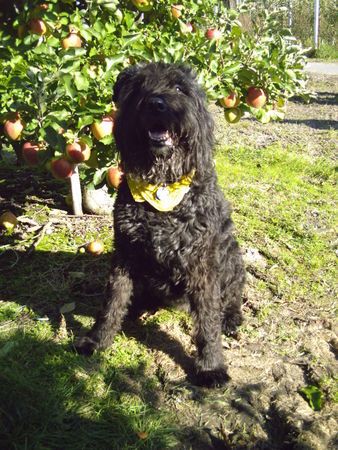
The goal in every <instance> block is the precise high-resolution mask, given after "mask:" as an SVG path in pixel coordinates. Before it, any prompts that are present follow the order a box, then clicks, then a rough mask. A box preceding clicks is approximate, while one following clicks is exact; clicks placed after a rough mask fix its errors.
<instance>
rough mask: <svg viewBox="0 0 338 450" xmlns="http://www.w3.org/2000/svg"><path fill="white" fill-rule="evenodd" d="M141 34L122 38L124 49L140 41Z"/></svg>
mask: <svg viewBox="0 0 338 450" xmlns="http://www.w3.org/2000/svg"><path fill="white" fill-rule="evenodd" d="M141 36H142V35H141V34H140V33H137V34H130V35H129V36H124V37H123V38H122V43H123V46H124V47H127V46H128V45H131V44H133V43H134V42H136V41H138V40H139V39H140V38H141Z"/></svg>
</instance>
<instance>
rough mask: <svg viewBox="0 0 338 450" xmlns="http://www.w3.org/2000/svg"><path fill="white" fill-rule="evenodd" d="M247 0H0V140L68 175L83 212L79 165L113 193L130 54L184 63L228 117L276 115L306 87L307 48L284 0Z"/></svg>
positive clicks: (23, 157)
mask: <svg viewBox="0 0 338 450" xmlns="http://www.w3.org/2000/svg"><path fill="white" fill-rule="evenodd" d="M254 3H255V2H253V1H252V0H247V1H244V2H243V3H241V6H240V8H239V9H238V10H233V9H228V8H226V2H219V1H217V0H203V1H202V0H197V1H192V0H181V3H180V4H176V3H171V2H168V1H167V0H124V1H122V0H121V1H119V0H87V1H86V0H81V1H80V0H78V1H73V0H61V1H59V0H48V1H47V0H46V1H45V2H42V1H39V0H14V1H13V2H11V6H10V7H8V8H7V7H5V8H3V7H2V8H1V3H0V8H1V10H0V13H2V19H3V20H2V25H1V26H0V96H1V99H0V116H1V123H2V127H1V128H0V132H1V140H2V142H3V143H4V144H5V145H6V146H10V147H12V148H13V149H14V150H15V151H16V153H17V157H18V160H19V161H23V162H25V163H27V164H30V165H32V166H36V167H37V168H38V169H40V170H42V169H44V170H45V169H47V170H50V171H51V173H52V174H53V176H55V177H58V178H64V179H68V178H69V179H70V180H71V188H72V194H73V207H74V212H75V214H81V213H82V209H81V201H80V198H81V192H80V181H79V173H80V177H81V183H82V185H86V186H87V187H89V188H95V187H100V186H102V185H103V184H104V183H108V185H109V188H110V189H112V191H111V192H113V189H114V188H115V187H116V186H117V185H118V182H119V181H118V180H119V179H120V173H119V171H118V168H116V167H117V166H118V154H117V152H116V148H115V145H114V138H113V126H114V115H115V113H116V111H115V105H114V104H113V103H112V89H113V85H114V82H115V80H116V77H117V76H118V74H119V72H120V71H121V70H123V69H124V68H125V67H127V66H129V65H130V64H135V63H138V62H140V61H160V60H161V61H165V62H168V63H172V62H174V63H175V62H182V61H183V62H185V63H187V64H189V65H190V66H192V67H194V68H195V69H196V72H197V73H198V77H199V81H200V83H202V84H203V86H204V89H205V91H206V94H207V98H208V100H209V101H210V102H217V103H218V104H219V105H221V106H223V107H224V114H225V119H226V120H227V121H228V122H230V123H232V122H237V121H238V120H239V119H240V118H241V117H242V115H243V114H251V115H253V116H255V117H256V118H257V119H258V120H260V121H261V122H263V123H267V122H269V121H270V120H271V119H272V120H281V119H282V118H283V116H284V108H285V102H286V100H287V98H289V97H291V96H293V95H301V96H304V97H306V95H307V91H306V86H305V78H304V74H303V71H302V68H303V65H304V61H305V51H304V50H303V49H302V48H301V46H300V45H299V44H298V43H297V41H296V39H295V38H294V37H293V36H292V35H291V33H290V31H289V30H288V29H285V28H283V26H282V23H283V15H284V14H285V13H286V12H285V11H284V10H283V8H278V9H275V10H269V11H268V10H262V11H260V12H259V14H258V13H257V11H256V9H255V5H254ZM284 22H285V21H284ZM243 23H246V26H244V25H243ZM248 24H249V25H248ZM112 168H114V169H112ZM79 169H80V170H79Z"/></svg>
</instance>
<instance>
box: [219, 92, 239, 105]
mask: <svg viewBox="0 0 338 450" xmlns="http://www.w3.org/2000/svg"><path fill="white" fill-rule="evenodd" d="M219 102H220V104H221V105H222V106H223V108H235V107H236V106H238V105H239V102H240V99H239V97H238V96H237V95H236V94H235V93H234V92H232V91H230V92H229V95H228V96H227V97H223V98H220V99H219Z"/></svg>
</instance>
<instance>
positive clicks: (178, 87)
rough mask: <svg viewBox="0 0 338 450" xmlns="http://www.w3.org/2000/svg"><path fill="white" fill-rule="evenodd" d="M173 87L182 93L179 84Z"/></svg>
mask: <svg viewBox="0 0 338 450" xmlns="http://www.w3.org/2000/svg"><path fill="white" fill-rule="evenodd" d="M175 89H176V91H177V92H182V93H183V89H182V88H181V86H178V85H176V86H175Z"/></svg>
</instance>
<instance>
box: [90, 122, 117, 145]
mask: <svg viewBox="0 0 338 450" xmlns="http://www.w3.org/2000/svg"><path fill="white" fill-rule="evenodd" d="M113 129H114V119H113V118H112V117H111V116H105V117H102V120H101V122H94V123H93V124H92V125H91V130H92V133H93V135H94V136H95V137H96V139H97V140H98V141H100V140H101V139H102V138H104V137H105V136H109V135H111V134H113Z"/></svg>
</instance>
